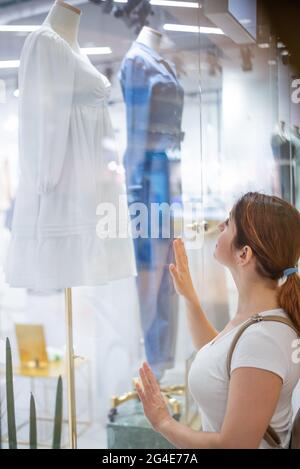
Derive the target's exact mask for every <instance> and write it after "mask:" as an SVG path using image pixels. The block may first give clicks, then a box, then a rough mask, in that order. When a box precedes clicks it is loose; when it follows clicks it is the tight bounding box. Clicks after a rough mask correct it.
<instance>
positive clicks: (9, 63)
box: [0, 60, 20, 68]
mask: <svg viewBox="0 0 300 469" xmlns="http://www.w3.org/2000/svg"><path fill="white" fill-rule="evenodd" d="M19 65H20V60H0V68H18V67H19Z"/></svg>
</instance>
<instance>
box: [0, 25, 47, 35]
mask: <svg viewBox="0 0 300 469" xmlns="http://www.w3.org/2000/svg"><path fill="white" fill-rule="evenodd" d="M39 27H40V26H39V25H30V24H1V25H0V32H1V33H18V32H28V33H29V32H32V31H36V30H37V29H38V28H39Z"/></svg>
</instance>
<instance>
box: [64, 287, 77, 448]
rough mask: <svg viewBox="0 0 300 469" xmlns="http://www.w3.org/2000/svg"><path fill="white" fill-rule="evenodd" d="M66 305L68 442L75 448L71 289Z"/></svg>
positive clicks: (67, 294) (68, 289)
mask: <svg viewBox="0 0 300 469" xmlns="http://www.w3.org/2000/svg"><path fill="white" fill-rule="evenodd" d="M65 307H66V335H67V349H66V365H67V370H66V371H67V382H68V415H69V442H70V448H71V449H76V448H77V428H76V399H75V375H74V350H73V318H72V316H73V314H72V290H71V288H66V289H65Z"/></svg>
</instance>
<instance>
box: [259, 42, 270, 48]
mask: <svg viewBox="0 0 300 469" xmlns="http://www.w3.org/2000/svg"><path fill="white" fill-rule="evenodd" d="M258 47H260V49H269V48H270V44H268V43H267V42H262V43H261V44H258Z"/></svg>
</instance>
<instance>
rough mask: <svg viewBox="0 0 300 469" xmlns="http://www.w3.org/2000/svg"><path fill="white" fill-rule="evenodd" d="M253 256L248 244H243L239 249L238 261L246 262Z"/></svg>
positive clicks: (243, 263)
mask: <svg viewBox="0 0 300 469" xmlns="http://www.w3.org/2000/svg"><path fill="white" fill-rule="evenodd" d="M252 257H253V251H252V249H251V247H250V246H244V247H243V248H242V249H240V250H239V253H238V261H239V264H240V265H246V264H248V263H249V262H250V261H251V259H252Z"/></svg>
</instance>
